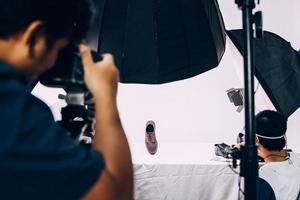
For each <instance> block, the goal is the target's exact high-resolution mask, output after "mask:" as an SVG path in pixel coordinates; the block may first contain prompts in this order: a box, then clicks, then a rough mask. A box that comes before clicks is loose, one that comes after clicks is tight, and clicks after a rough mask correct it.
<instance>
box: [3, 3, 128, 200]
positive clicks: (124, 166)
mask: <svg viewBox="0 0 300 200" xmlns="http://www.w3.org/2000/svg"><path fill="white" fill-rule="evenodd" d="M0 5H1V6H0V113H1V115H0V138H1V140H0V177H1V178H0V199H30V200H34V199H39V200H40V199H43V200H47V199H49V200H50V199H51V200H54V199H55V200H60V199H62V200H68V199H71V200H75V199H106V200H110V199H117V200H123V199H126V200H127V199H133V172H132V163H131V156H130V150H129V147H128V143H127V139H126V137H125V134H124V130H123V128H122V125H121V122H120V119H119V114H118V110H117V106H116V93H117V86H118V79H119V73H118V70H117V68H116V66H115V64H114V60H113V57H112V56H111V55H103V56H102V57H103V60H102V61H99V62H96V63H95V62H94V61H93V59H92V56H91V52H90V49H89V47H87V46H85V45H80V53H81V55H82V60H83V65H84V79H85V83H86V85H87V87H88V89H89V90H90V92H91V93H92V95H93V97H94V101H95V107H96V113H95V118H96V126H95V138H94V143H93V147H92V148H86V147H84V146H81V145H80V144H78V143H76V142H75V141H73V140H72V139H71V137H70V136H69V134H67V132H66V131H64V130H63V129H62V128H61V127H59V126H58V125H57V124H56V123H55V121H54V119H53V116H52V114H51V111H50V109H49V108H48V107H47V106H46V104H45V103H43V102H42V101H40V100H39V99H37V98H36V97H34V96H33V95H31V93H30V91H29V90H28V89H27V87H26V84H27V82H28V81H30V80H31V79H32V78H34V77H36V76H38V75H40V74H41V73H43V72H45V71H46V70H48V69H50V68H51V67H52V66H53V65H54V64H55V62H56V59H57V55H58V54H59V52H60V50H61V49H63V48H64V47H66V46H67V45H68V44H69V43H70V41H78V44H79V41H81V40H82V39H83V38H84V36H85V34H86V32H87V30H88V25H89V23H90V19H91V17H92V12H91V10H92V9H91V3H90V2H89V1H88V0H45V1H41V0H9V1H8V0H0Z"/></svg>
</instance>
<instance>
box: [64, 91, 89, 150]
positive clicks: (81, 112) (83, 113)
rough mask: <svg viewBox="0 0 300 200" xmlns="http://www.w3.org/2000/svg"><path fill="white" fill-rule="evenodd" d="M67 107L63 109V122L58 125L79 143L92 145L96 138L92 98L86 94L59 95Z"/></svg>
mask: <svg viewBox="0 0 300 200" xmlns="http://www.w3.org/2000/svg"><path fill="white" fill-rule="evenodd" d="M59 98H60V99H64V100H65V101H66V103H67V106H66V107H64V108H62V109H61V115H62V120H61V121H59V122H58V123H59V124H60V125H61V126H62V127H63V128H65V129H66V130H67V131H68V132H69V133H70V134H71V137H72V138H74V139H75V140H77V141H78V142H79V143H82V144H85V145H88V146H89V145H91V144H92V140H93V136H94V126H93V124H94V113H95V107H94V102H93V99H92V96H91V94H90V93H88V92H86V93H83V92H67V94H66V95H59Z"/></svg>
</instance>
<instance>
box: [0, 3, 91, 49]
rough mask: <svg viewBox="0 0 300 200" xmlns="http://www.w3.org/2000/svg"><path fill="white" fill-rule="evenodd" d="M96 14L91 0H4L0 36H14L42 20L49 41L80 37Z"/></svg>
mask: <svg viewBox="0 0 300 200" xmlns="http://www.w3.org/2000/svg"><path fill="white" fill-rule="evenodd" d="M92 16H93V10H92V2H91V1H90V0H0V38H1V39H7V38H10V37H11V36H14V35H15V34H17V33H19V32H20V31H22V30H23V29H24V28H26V27H27V26H28V25H29V24H30V23H32V22H33V21H36V20H40V21H42V22H43V31H44V33H45V34H46V37H47V41H48V45H50V46H51V44H52V43H53V42H54V41H56V40H57V39H59V38H64V37H68V38H69V39H71V40H73V41H80V40H82V39H83V38H84V37H85V35H86V33H87V32H88V29H89V25H90V23H91V19H92Z"/></svg>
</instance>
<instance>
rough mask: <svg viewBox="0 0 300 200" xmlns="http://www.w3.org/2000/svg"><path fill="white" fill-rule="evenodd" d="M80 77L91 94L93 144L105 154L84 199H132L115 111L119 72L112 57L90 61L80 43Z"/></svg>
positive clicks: (130, 171)
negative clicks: (94, 124) (82, 72)
mask: <svg viewBox="0 0 300 200" xmlns="http://www.w3.org/2000/svg"><path fill="white" fill-rule="evenodd" d="M80 52H81V55H82V61H83V65H84V79H85V82H86V85H87V87H88V89H89V90H90V92H91V93H92V94H93V98H94V102H95V106H96V113H95V117H96V126H95V137H94V143H93V147H94V148H95V149H96V150H98V151H100V152H101V153H102V154H103V156H104V158H105V166H106V168H105V170H104V171H103V172H102V174H101V177H100V178H99V180H98V182H97V183H96V184H95V185H94V187H93V188H92V190H91V191H90V192H89V193H88V194H87V195H86V197H85V199H106V200H110V199H118V200H125V199H126V200H129V199H133V169H132V162H131V154H130V150H129V146H128V142H127V139H126V136H125V133H124V130H123V128H122V125H121V121H120V118H119V114H118V109H117V103H116V94H117V88H118V80H119V72H118V69H117V68H116V66H115V64H114V61H113V57H112V56H111V55H109V54H106V55H102V56H103V60H102V61H99V62H96V63H95V62H94V61H93V58H92V55H91V52H90V50H89V48H88V47H87V46H83V45H81V46H80Z"/></svg>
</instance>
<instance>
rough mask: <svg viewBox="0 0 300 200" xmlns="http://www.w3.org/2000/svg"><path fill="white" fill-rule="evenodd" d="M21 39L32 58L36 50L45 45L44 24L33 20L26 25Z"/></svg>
mask: <svg viewBox="0 0 300 200" xmlns="http://www.w3.org/2000/svg"><path fill="white" fill-rule="evenodd" d="M22 40H23V42H24V44H25V45H26V46H27V47H28V55H29V57H30V58H34V57H35V54H36V51H40V50H41V48H44V47H43V45H46V44H45V43H46V36H45V33H44V25H43V22H42V21H33V22H32V23H31V24H30V25H28V26H27V28H26V29H25V31H24V32H23V34H22Z"/></svg>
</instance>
